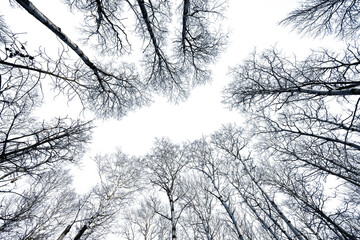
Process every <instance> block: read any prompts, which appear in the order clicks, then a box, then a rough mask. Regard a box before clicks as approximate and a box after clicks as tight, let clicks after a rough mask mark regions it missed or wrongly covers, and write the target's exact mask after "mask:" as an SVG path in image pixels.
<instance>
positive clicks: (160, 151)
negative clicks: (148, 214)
mask: <svg viewBox="0 0 360 240" xmlns="http://www.w3.org/2000/svg"><path fill="white" fill-rule="evenodd" d="M185 153H186V146H180V145H177V144H173V143H172V142H170V140H168V139H165V138H162V139H158V140H157V141H156V143H155V146H154V148H153V149H152V151H151V153H150V154H148V155H147V156H146V157H145V160H144V161H145V164H146V167H147V168H148V178H149V180H150V182H151V183H152V184H153V185H154V186H157V187H160V189H161V191H163V192H164V193H165V194H166V199H167V201H168V204H169V211H168V212H169V213H163V212H159V211H157V213H158V214H159V215H161V216H162V217H164V218H166V219H168V220H169V222H170V224H171V239H177V238H178V236H177V232H178V231H177V225H178V222H179V219H180V217H181V215H182V213H183V211H184V209H185V208H186V207H187V205H188V204H187V202H186V201H184V200H186V198H185V196H186V194H187V190H186V189H185V188H184V187H185V185H184V184H182V182H183V181H184V180H183V177H184V176H183V171H184V169H185V167H186V165H187V164H188V159H187V156H186V154H185Z"/></svg>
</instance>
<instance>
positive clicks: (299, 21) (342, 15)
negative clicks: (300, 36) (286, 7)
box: [281, 0, 360, 38]
mask: <svg viewBox="0 0 360 240" xmlns="http://www.w3.org/2000/svg"><path fill="white" fill-rule="evenodd" d="M358 5H359V1H357V0H347V1H339V0H330V1H323V0H316V1H303V3H302V4H301V6H300V7H298V8H297V9H296V10H294V11H292V12H291V13H290V14H289V16H288V17H287V18H286V19H284V20H283V21H282V22H281V23H283V24H291V25H293V26H294V28H295V29H298V30H299V31H300V32H304V33H310V34H314V35H326V34H334V33H335V34H337V35H338V36H340V37H342V38H346V37H352V36H355V35H356V33H357V32H358V31H359V28H360V23H359V20H358V18H359V14H360V12H359V7H358Z"/></svg>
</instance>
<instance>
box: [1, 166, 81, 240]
mask: <svg viewBox="0 0 360 240" xmlns="http://www.w3.org/2000/svg"><path fill="white" fill-rule="evenodd" d="M0 192H1V198H0V202H1V207H0V236H1V238H3V239H49V238H55V237H56V235H57V233H59V232H60V231H62V224H65V223H66V221H67V219H68V218H71V217H72V214H73V211H72V210H73V208H74V207H75V203H76V199H77V195H76V194H75V192H74V190H73V189H72V188H71V177H70V175H69V174H68V172H67V171H64V170H49V171H43V172H42V173H41V174H39V176H38V178H35V179H34V178H31V177H29V176H25V177H23V179H20V180H18V181H17V182H13V183H12V186H11V185H10V186H6V187H4V186H2V188H1V191H0Z"/></svg>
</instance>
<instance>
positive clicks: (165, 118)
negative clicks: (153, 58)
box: [0, 0, 334, 186]
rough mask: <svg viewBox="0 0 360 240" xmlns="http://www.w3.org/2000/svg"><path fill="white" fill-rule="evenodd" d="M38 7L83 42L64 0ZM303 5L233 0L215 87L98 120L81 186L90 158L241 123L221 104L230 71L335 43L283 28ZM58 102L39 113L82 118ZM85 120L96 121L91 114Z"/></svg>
mask: <svg viewBox="0 0 360 240" xmlns="http://www.w3.org/2000/svg"><path fill="white" fill-rule="evenodd" d="M32 2H33V4H34V5H35V6H37V7H38V8H39V9H40V10H41V11H42V12H43V13H44V14H45V15H46V16H47V17H49V18H50V19H51V20H52V21H53V22H54V23H55V24H57V25H58V26H59V27H61V29H62V31H63V32H65V34H67V35H68V36H69V37H70V38H72V39H73V40H74V41H75V42H77V43H78V41H77V39H78V37H79V34H78V31H77V29H76V27H79V26H80V25H75V24H74V23H77V22H79V21H81V19H79V17H78V16H76V15H73V14H71V13H69V11H68V9H67V7H66V6H64V4H62V3H61V1H60V0H51V1H49V0H33V1H32ZM297 4H298V1H295V0H271V1H269V0H255V1H239V0H230V1H229V9H228V11H227V13H226V17H227V19H226V22H227V23H226V24H224V28H229V30H230V35H229V42H230V44H229V45H228V47H227V50H226V51H225V52H224V53H223V54H222V55H221V58H219V59H218V62H217V63H216V64H214V65H213V66H212V70H213V73H214V74H213V81H212V83H210V84H207V85H206V86H202V87H198V88H196V89H194V90H193V92H192V95H191V97H190V98H189V99H188V100H187V101H186V102H183V103H180V104H177V105H175V104H170V103H167V102H166V100H164V99H162V98H156V101H155V102H154V103H153V104H152V105H151V106H149V107H144V108H142V109H139V110H137V111H135V112H131V113H129V114H128V115H127V116H125V117H124V118H123V119H122V120H120V121H118V120H106V121H102V120H98V121H96V124H97V125H98V127H97V128H96V129H95V131H94V134H93V143H92V144H91V145H90V146H89V152H88V154H87V155H86V156H85V158H84V160H83V161H84V165H83V171H79V170H77V171H74V173H75V174H76V176H77V177H76V178H75V185H77V186H83V185H84V184H85V183H88V182H89V180H88V176H89V175H90V176H91V175H92V174H93V167H92V165H91V164H89V159H90V158H91V157H92V156H94V155H95V154H96V153H100V152H101V153H110V152H113V151H114V150H115V148H116V147H119V148H121V149H122V150H123V151H124V152H125V153H128V154H133V155H141V154H145V153H146V152H147V151H148V150H149V149H150V148H151V146H152V143H153V141H154V138H155V137H162V136H166V137H169V138H170V139H172V140H173V141H174V142H181V141H185V140H194V139H196V138H199V137H201V136H202V135H204V134H209V133H211V132H213V131H215V130H217V129H218V128H220V127H221V125H222V124H225V123H229V122H238V121H241V119H242V117H241V114H239V113H236V112H230V111H229V110H227V109H225V108H224V106H223V105H222V104H221V90H222V88H223V87H224V86H225V85H226V83H228V82H229V81H230V77H229V76H227V71H228V67H231V66H234V65H236V64H239V63H241V62H242V61H243V60H244V58H245V57H246V56H248V55H249V54H250V53H251V52H253V51H254V49H255V48H256V50H257V51H258V52H260V51H261V50H262V49H264V48H270V47H273V46H275V45H276V47H277V48H279V49H284V50H285V52H286V53H288V54H291V53H296V54H297V56H301V55H302V56H305V55H306V54H307V53H309V51H310V49H311V48H312V49H316V48H317V47H319V46H321V47H326V46H327V45H329V46H330V45H332V44H334V42H333V41H331V40H330V39H316V40H314V39H312V38H301V37H300V36H299V35H298V34H297V33H296V32H291V29H290V28H289V27H283V26H279V25H278V22H279V21H280V20H282V19H283V18H285V17H286V15H287V13H289V12H290V11H291V10H292V9H294V8H295V6H297ZM8 5H9V4H8V1H1V2H0V14H1V15H4V16H5V20H6V22H7V23H8V25H9V26H10V27H11V28H12V30H13V31H14V32H23V33H26V35H25V36H24V38H23V39H25V40H27V41H28V45H29V46H30V47H34V48H35V49H36V48H37V47H38V46H44V47H45V46H46V49H47V51H48V53H49V54H56V52H57V48H56V47H55V48H51V45H50V46H49V43H51V42H57V40H56V38H55V36H54V35H53V34H52V33H51V32H50V31H49V30H48V29H46V28H45V27H44V26H42V25H41V24H40V23H39V22H37V21H36V20H35V19H33V17H31V16H30V15H29V14H28V13H27V12H25V11H24V10H22V9H10V8H9V7H8ZM81 47H82V46H81ZM53 97H54V96H53V95H51V94H45V101H46V103H47V104H44V106H43V107H42V108H41V109H39V111H38V112H37V114H38V115H39V116H41V117H51V116H64V115H68V116H72V117H75V118H76V117H78V115H79V110H80V108H79V106H78V105H77V104H76V102H70V103H67V101H66V100H65V98H62V97H61V96H59V97H57V98H56V99H55V100H53ZM84 115H85V117H87V118H91V117H93V116H92V114H89V113H85V114H84Z"/></svg>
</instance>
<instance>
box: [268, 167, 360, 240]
mask: <svg viewBox="0 0 360 240" xmlns="http://www.w3.org/2000/svg"><path fill="white" fill-rule="evenodd" d="M323 181H324V180H322V179H321V178H318V177H316V176H315V177H314V176H311V175H309V174H308V173H307V172H306V171H302V170H301V169H300V168H294V167H293V166H291V165H289V164H279V165H278V166H277V167H275V166H273V168H272V171H271V172H269V173H268V177H267V182H268V183H270V184H271V185H273V186H274V187H275V188H276V189H278V190H279V191H281V192H282V193H285V194H286V195H287V197H288V198H287V200H286V202H287V204H289V205H292V208H293V209H298V210H297V211H300V213H299V215H300V216H302V217H303V219H298V222H299V223H300V222H302V221H304V220H305V221H304V222H305V224H304V225H305V226H306V227H307V228H308V229H310V230H312V231H311V232H312V235H315V237H317V238H320V239H324V238H325V239H358V235H359V228H358V227H356V221H357V217H358V213H356V210H355V211H354V209H349V206H348V204H346V202H344V205H342V204H339V205H338V206H337V207H334V206H333V207H330V205H333V203H332V201H333V200H334V199H335V198H336V197H337V196H336V195H337V194H338V193H337V191H336V190H335V194H333V195H332V193H331V191H329V189H327V191H325V189H326V188H325V186H326V185H325V184H324V182H323ZM332 192H334V191H332ZM305 216H307V217H308V218H304V217H305ZM310 216H311V218H309V217H310Z"/></svg>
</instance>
